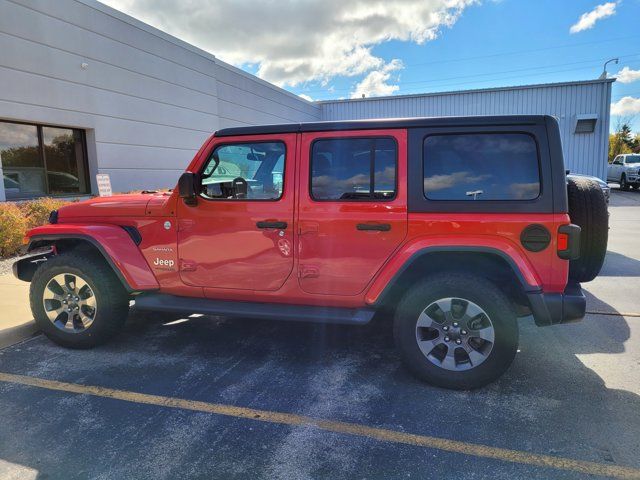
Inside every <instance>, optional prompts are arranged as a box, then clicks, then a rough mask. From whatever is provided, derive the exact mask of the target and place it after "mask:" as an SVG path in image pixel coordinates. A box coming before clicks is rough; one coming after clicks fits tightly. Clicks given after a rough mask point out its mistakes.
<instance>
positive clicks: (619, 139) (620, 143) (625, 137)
mask: <svg viewBox="0 0 640 480" xmlns="http://www.w3.org/2000/svg"><path fill="white" fill-rule="evenodd" d="M637 138H638V136H637V135H636V138H633V136H632V133H631V127H630V126H629V122H620V123H618V125H617V126H616V131H615V133H612V134H610V135H609V163H611V162H613V159H614V158H615V157H616V156H617V155H622V154H624V153H632V152H633V149H634V147H638V146H639V145H637V143H636V140H637Z"/></svg>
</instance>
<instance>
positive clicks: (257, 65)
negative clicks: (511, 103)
mask: <svg viewBox="0 0 640 480" xmlns="http://www.w3.org/2000/svg"><path fill="white" fill-rule="evenodd" d="M102 1H103V3H106V4H107V5H109V6H111V7H113V8H116V9H118V10H120V11H122V12H124V13H127V14H129V15H131V16H133V17H136V18H138V19H139V20H142V21H143V22H145V23H148V24H150V25H152V26H154V27H156V28H159V29H161V30H163V31H165V32H167V33H169V34H171V35H174V36H176V37H178V38H180V39H182V40H184V41H186V42H189V43H191V44H193V45H195V46H197V47H200V48H202V49H203V50H206V51H208V52H210V53H212V54H213V55H215V56H216V57H218V58H220V59H221V60H223V61H226V62H228V63H231V64H233V65H235V66H237V67H240V68H242V69H243V70H246V71H248V72H251V73H253V74H256V75H258V76H259V77H261V78H264V79H265V80H267V81H269V82H272V83H274V84H276V85H278V86H280V87H283V88H285V89H287V90H289V91H291V92H293V93H296V94H298V95H300V96H302V97H304V98H306V99H308V100H329V99H338V98H354V97H356V98H359V97H361V96H362V95H365V96H366V97H373V96H381V95H403V94H413V93H429V92H439V91H450V90H467V89H475V88H489V87H500V86H511V85H526V84H536V83H549V82H563V81H573V80H589V79H594V78H597V77H598V76H599V75H600V74H601V73H602V71H603V64H604V63H605V62H606V61H607V60H609V59H613V58H619V63H618V64H615V63H613V62H612V63H610V64H609V65H608V67H607V71H608V73H609V76H615V77H616V78H617V79H618V80H617V81H616V82H615V83H614V84H613V93H612V104H611V114H612V117H611V125H612V128H615V127H616V125H617V124H619V123H620V122H624V121H626V122H628V123H630V124H631V126H632V129H633V131H635V132H640V22H639V19H640V0H618V1H602V0H600V1H598V0H596V1H593V0H397V1H392V0H388V1H384V0H322V1H311V0H297V1H293V0H292V1H284V0H262V1H260V0H181V1H179V2H176V1H175V0H102Z"/></svg>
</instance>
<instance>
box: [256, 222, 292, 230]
mask: <svg viewBox="0 0 640 480" xmlns="http://www.w3.org/2000/svg"><path fill="white" fill-rule="evenodd" d="M256 227H258V228H277V229H278V230H284V229H285V228H287V222H257V223H256Z"/></svg>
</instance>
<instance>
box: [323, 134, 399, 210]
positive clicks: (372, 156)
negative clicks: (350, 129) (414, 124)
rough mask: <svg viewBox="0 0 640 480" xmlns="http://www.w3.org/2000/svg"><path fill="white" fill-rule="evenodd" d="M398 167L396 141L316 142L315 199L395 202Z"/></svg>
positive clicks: (365, 139)
mask: <svg viewBox="0 0 640 480" xmlns="http://www.w3.org/2000/svg"><path fill="white" fill-rule="evenodd" d="M396 164H397V146H396V142H395V140H394V139H392V138H339V139H326V140H316V141H315V142H314V143H313V147H312V151H311V198H313V199H314V200H360V201H384V200H391V199H393V198H394V197H395V194H396Z"/></svg>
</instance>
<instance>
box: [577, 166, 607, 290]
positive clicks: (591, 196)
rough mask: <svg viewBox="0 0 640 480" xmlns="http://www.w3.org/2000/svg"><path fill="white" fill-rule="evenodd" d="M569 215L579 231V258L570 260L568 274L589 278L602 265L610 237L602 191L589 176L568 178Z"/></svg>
mask: <svg viewBox="0 0 640 480" xmlns="http://www.w3.org/2000/svg"><path fill="white" fill-rule="evenodd" d="M567 193H568V197H569V217H570V218H571V223H574V224H576V225H578V226H579V227H580V229H581V231H580V258H578V259H576V260H571V262H570V263H569V278H570V279H571V280H573V281H575V282H590V281H591V280H593V279H594V278H596V276H597V275H598V273H600V270H601V269H602V265H603V263H604V257H605V255H606V254H607V241H608V238H609V212H608V210H607V201H606V199H605V197H604V193H603V192H602V189H601V188H600V185H598V183H597V182H595V181H593V180H590V179H588V178H575V179H574V178H571V179H567Z"/></svg>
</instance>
